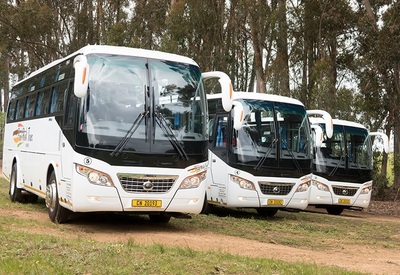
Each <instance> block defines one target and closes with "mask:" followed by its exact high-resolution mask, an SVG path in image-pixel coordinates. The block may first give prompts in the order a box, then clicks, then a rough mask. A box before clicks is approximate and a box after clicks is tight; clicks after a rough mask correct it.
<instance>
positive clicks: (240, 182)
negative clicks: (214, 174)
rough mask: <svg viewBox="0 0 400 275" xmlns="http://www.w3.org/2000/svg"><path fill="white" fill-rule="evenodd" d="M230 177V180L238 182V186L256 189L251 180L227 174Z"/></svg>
mask: <svg viewBox="0 0 400 275" xmlns="http://www.w3.org/2000/svg"><path fill="white" fill-rule="evenodd" d="M229 176H230V177H231V181H233V182H234V183H236V184H238V185H239V186H240V188H243V189H248V190H256V188H255V187H254V184H253V183H252V182H251V181H248V180H245V179H243V178H241V177H238V176H234V175H229Z"/></svg>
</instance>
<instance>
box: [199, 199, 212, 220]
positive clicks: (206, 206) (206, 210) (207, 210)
mask: <svg viewBox="0 0 400 275" xmlns="http://www.w3.org/2000/svg"><path fill="white" fill-rule="evenodd" d="M212 207H213V205H212V204H209V203H208V201H207V194H206V195H205V197H204V204H203V209H201V212H200V214H204V215H208V214H210V213H211V211H212Z"/></svg>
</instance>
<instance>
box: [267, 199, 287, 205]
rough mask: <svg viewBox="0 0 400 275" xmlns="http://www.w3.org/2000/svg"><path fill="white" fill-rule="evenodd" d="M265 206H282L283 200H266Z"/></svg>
mask: <svg viewBox="0 0 400 275" xmlns="http://www.w3.org/2000/svg"><path fill="white" fill-rule="evenodd" d="M267 204H268V205H283V200H273V199H268V200H267Z"/></svg>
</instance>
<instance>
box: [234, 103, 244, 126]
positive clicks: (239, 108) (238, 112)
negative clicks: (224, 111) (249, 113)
mask: <svg viewBox="0 0 400 275" xmlns="http://www.w3.org/2000/svg"><path fill="white" fill-rule="evenodd" d="M233 106H235V107H234V108H233V128H235V130H240V129H242V127H243V120H244V110H243V105H242V103H240V102H237V101H234V102H233Z"/></svg>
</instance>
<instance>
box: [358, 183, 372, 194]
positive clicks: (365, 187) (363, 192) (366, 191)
mask: <svg viewBox="0 0 400 275" xmlns="http://www.w3.org/2000/svg"><path fill="white" fill-rule="evenodd" d="M371 191H372V184H368V185H366V186H364V188H363V189H361V193H360V194H361V195H366V194H368V193H369V192H371Z"/></svg>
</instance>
